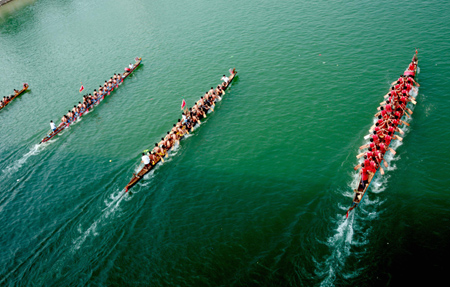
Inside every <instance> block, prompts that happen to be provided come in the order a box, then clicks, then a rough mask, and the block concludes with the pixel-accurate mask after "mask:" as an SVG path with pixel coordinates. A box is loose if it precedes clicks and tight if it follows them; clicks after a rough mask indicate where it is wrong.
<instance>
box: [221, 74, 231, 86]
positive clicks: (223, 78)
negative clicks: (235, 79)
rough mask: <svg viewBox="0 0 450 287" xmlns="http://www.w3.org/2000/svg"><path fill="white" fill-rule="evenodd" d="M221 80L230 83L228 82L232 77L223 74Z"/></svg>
mask: <svg viewBox="0 0 450 287" xmlns="http://www.w3.org/2000/svg"><path fill="white" fill-rule="evenodd" d="M220 80H221V81H222V82H225V83H226V84H228V82H229V81H230V78H228V77H227V76H225V75H223V77H222V78H221V79H220Z"/></svg>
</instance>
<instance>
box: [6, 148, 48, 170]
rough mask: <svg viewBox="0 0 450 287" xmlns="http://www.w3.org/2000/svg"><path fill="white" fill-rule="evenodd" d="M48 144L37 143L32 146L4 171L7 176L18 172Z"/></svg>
mask: <svg viewBox="0 0 450 287" xmlns="http://www.w3.org/2000/svg"><path fill="white" fill-rule="evenodd" d="M45 147H46V145H39V144H35V145H34V146H32V147H31V148H30V150H29V151H28V152H27V153H26V154H24V155H23V156H22V157H21V158H20V159H18V160H16V161H14V162H13V163H12V164H11V165H9V166H7V167H6V168H5V169H4V170H3V173H4V174H5V175H7V176H11V175H13V174H14V173H16V172H18V171H19V170H20V168H21V167H22V166H23V165H24V164H25V163H26V162H27V160H28V159H29V158H30V157H32V156H34V155H38V154H39V153H40V152H41V151H42V150H44V149H45Z"/></svg>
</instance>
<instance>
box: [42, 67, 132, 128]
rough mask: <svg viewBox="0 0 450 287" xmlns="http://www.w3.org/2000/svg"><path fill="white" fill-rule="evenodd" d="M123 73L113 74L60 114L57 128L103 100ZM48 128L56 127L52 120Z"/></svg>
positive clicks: (118, 81)
mask: <svg viewBox="0 0 450 287" xmlns="http://www.w3.org/2000/svg"><path fill="white" fill-rule="evenodd" d="M130 65H131V64H130ZM124 75H125V74H124ZM124 75H121V74H120V73H118V74H114V76H112V77H111V78H110V79H109V80H107V81H105V83H104V84H103V85H100V86H99V88H98V91H97V89H95V90H94V92H93V93H92V94H86V95H84V96H83V101H82V102H78V104H77V105H74V106H73V108H72V110H68V111H67V114H65V115H63V116H62V118H61V123H60V124H59V126H58V128H59V127H63V126H66V125H67V124H70V123H72V122H74V121H76V120H77V119H78V118H79V117H81V116H82V115H83V114H84V113H85V112H86V111H88V110H89V109H90V108H91V107H92V106H94V105H95V104H97V103H99V102H100V101H101V100H103V98H104V97H105V95H109V94H110V93H111V92H112V91H113V90H114V89H115V88H117V87H118V86H119V84H120V83H122V81H123V77H124ZM50 128H51V129H52V131H55V130H56V129H57V128H56V125H55V124H54V123H53V121H50Z"/></svg>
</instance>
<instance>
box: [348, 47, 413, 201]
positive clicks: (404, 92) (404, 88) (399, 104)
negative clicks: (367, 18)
mask: <svg viewBox="0 0 450 287" xmlns="http://www.w3.org/2000/svg"><path fill="white" fill-rule="evenodd" d="M416 66H417V57H416V56H415V55H414V57H413V60H412V62H411V64H410V65H409V67H408V70H407V71H405V74H404V75H400V78H399V79H398V80H397V81H395V82H393V83H392V87H391V90H390V92H389V93H387V94H386V95H385V98H386V99H387V100H386V101H383V102H382V103H380V107H378V110H379V112H378V113H376V114H375V117H377V121H376V122H375V124H374V125H373V126H372V127H371V128H370V131H371V132H372V135H371V137H370V143H369V144H366V145H363V146H361V147H360V149H365V148H368V150H367V152H363V153H361V154H359V155H357V158H360V157H362V156H364V162H363V163H362V164H360V165H357V166H356V167H355V169H359V167H362V169H361V171H360V173H361V180H362V188H363V190H364V188H365V186H366V185H367V184H368V183H369V180H371V178H372V177H373V175H374V173H375V172H376V170H377V169H378V168H380V172H381V173H382V174H383V173H384V172H383V169H382V167H381V166H380V163H381V161H382V160H383V157H384V154H385V153H386V151H387V150H389V151H391V152H392V153H393V154H395V151H394V150H393V149H392V148H389V145H390V143H391V140H393V139H394V140H395V139H397V140H400V141H401V140H403V139H402V138H401V137H399V136H397V135H394V133H395V132H399V133H400V134H404V132H403V131H402V130H401V129H400V128H399V127H398V126H399V124H402V123H405V122H404V121H402V120H401V118H402V116H403V114H405V115H406V116H407V117H411V116H410V114H412V111H411V110H410V109H409V108H407V107H406V105H407V104H408V102H412V103H413V104H415V103H416V102H415V98H414V97H412V96H411V91H412V90H415V91H417V90H416V88H415V87H414V86H413V85H414V84H416V85H417V86H420V85H419V84H418V83H417V82H416V81H415V80H414V71H415V69H416ZM411 72H412V73H411ZM384 165H385V167H387V163H386V161H385V162H384ZM369 176H370V177H369ZM355 191H356V192H358V191H357V190H355Z"/></svg>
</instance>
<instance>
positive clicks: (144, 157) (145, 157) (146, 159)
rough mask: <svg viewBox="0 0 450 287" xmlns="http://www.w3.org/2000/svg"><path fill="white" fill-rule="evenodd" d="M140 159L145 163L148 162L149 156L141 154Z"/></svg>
mask: <svg viewBox="0 0 450 287" xmlns="http://www.w3.org/2000/svg"><path fill="white" fill-rule="evenodd" d="M142 161H143V162H144V164H145V165H147V164H149V163H150V158H149V157H148V156H147V155H143V156H142Z"/></svg>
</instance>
